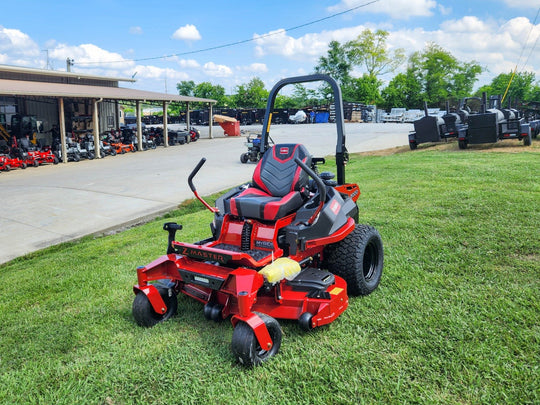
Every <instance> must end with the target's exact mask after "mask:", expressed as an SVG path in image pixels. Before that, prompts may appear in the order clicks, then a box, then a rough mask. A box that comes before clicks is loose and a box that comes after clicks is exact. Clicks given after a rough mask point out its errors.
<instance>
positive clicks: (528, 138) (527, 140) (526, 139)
mask: <svg viewBox="0 0 540 405" xmlns="http://www.w3.org/2000/svg"><path fill="white" fill-rule="evenodd" d="M531 144H532V136H531V133H530V132H529V133H528V134H527V136H525V137H524V138H523V145H524V146H531Z"/></svg>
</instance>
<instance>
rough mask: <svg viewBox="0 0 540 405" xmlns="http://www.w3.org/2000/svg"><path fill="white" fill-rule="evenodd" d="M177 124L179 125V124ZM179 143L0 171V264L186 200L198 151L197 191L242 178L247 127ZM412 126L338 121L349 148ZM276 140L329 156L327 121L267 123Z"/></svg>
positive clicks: (395, 142) (248, 168)
mask: <svg viewBox="0 0 540 405" xmlns="http://www.w3.org/2000/svg"><path fill="white" fill-rule="evenodd" d="M180 127H184V126H182V125H181V126H180ZM198 129H199V130H200V131H201V139H199V140H198V141H197V142H192V143H190V144H186V145H177V146H171V147H168V148H163V147H158V148H157V149H155V150H148V151H145V152H136V153H127V154H125V155H119V156H115V157H105V158H103V159H99V160H98V159H95V160H84V161H80V162H69V163H66V164H62V163H61V164H58V165H45V166H40V167H39V168H34V167H29V168H27V169H26V170H22V169H16V170H12V171H9V172H2V173H0V204H1V207H2V210H1V211H0V230H1V232H0V264H1V263H5V262H8V261H9V260H12V259H14V258H16V257H19V256H22V255H24V254H27V253H30V252H34V251H37V250H40V249H43V248H45V247H48V246H52V245H55V244H58V243H61V242H66V241H70V240H75V239H78V238H81V237H83V236H86V235H92V234H103V233H107V232H112V231H115V230H118V229H122V228H123V227H126V226H129V225H133V224H137V223H141V222H144V221H146V220H149V219H151V218H154V217H156V216H158V215H161V214H162V213H164V212H167V211H169V210H171V209H173V208H176V207H177V206H178V204H180V203H181V202H182V201H184V200H186V199H189V198H192V197H193V194H192V193H191V190H190V189H189V186H188V184H187V178H188V175H189V173H190V172H191V170H192V169H193V168H194V167H195V165H196V164H197V163H198V162H199V160H200V159H201V158H202V157H206V159H207V161H206V163H205V165H204V166H203V167H202V168H201V170H200V172H199V174H198V175H197V176H196V178H195V180H194V182H195V184H196V186H197V191H198V192H199V194H200V195H207V194H212V193H215V192H218V191H222V190H225V189H228V188H230V187H233V186H235V185H237V184H241V183H243V182H246V181H249V180H250V179H251V175H252V173H253V169H254V167H255V165H254V164H252V163H248V164H242V163H240V155H241V154H242V153H243V152H245V151H246V150H247V149H246V147H245V146H244V142H245V135H246V133H247V132H252V133H257V132H259V133H260V131H261V126H260V125H252V126H245V127H241V130H242V132H243V135H242V136H240V137H227V136H224V134H223V130H222V129H221V128H220V127H219V126H215V127H214V128H213V133H214V139H209V138H208V127H202V126H201V127H198ZM411 130H412V124H368V123H349V124H345V134H346V143H347V149H348V150H349V152H365V151H373V150H380V149H386V148H391V147H396V146H402V145H407V142H408V141H407V139H408V138H407V135H408V133H409V132H410V131H411ZM270 135H271V137H272V139H273V140H274V141H275V142H276V143H283V142H296V143H303V144H304V145H305V146H306V147H307V149H308V150H309V151H310V153H311V154H312V155H314V156H327V155H333V154H335V148H336V146H335V145H336V130H335V125H334V124H297V125H273V126H272V127H271V130H270Z"/></svg>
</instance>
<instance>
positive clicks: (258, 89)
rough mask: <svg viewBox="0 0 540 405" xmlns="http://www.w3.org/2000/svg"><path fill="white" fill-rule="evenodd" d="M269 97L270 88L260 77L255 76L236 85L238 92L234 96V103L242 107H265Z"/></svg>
mask: <svg viewBox="0 0 540 405" xmlns="http://www.w3.org/2000/svg"><path fill="white" fill-rule="evenodd" d="M267 99H268V90H266V89H265V88H264V82H263V81H262V80H261V79H260V78H258V77H254V78H253V79H251V81H250V82H249V83H247V84H241V85H239V86H236V94H235V95H234V96H233V101H234V105H235V106H236V107H240V108H264V107H266V101H267Z"/></svg>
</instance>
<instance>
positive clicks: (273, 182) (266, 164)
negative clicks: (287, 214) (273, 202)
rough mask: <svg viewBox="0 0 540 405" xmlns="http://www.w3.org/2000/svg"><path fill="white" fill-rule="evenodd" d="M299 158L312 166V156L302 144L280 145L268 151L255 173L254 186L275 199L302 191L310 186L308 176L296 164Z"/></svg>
mask: <svg viewBox="0 0 540 405" xmlns="http://www.w3.org/2000/svg"><path fill="white" fill-rule="evenodd" d="M296 157H297V158H299V159H300V160H301V161H302V162H304V163H305V164H306V165H307V166H311V155H310V154H309V152H308V151H307V149H306V147H305V146H304V145H301V144H278V145H274V146H273V147H271V148H270V149H268V150H267V151H266V152H265V154H264V155H263V157H262V159H261V160H260V161H259V163H258V165H257V167H256V168H255V172H254V173H253V185H254V186H255V187H258V188H260V189H261V190H263V191H265V192H266V193H268V194H270V195H271V196H274V197H283V196H285V195H287V194H288V193H290V192H291V191H300V190H301V189H302V188H303V187H305V186H306V185H307V184H308V180H309V177H308V174H307V173H306V172H304V171H303V170H302V168H301V167H300V166H298V165H297V164H296V162H295V161H294V158H296Z"/></svg>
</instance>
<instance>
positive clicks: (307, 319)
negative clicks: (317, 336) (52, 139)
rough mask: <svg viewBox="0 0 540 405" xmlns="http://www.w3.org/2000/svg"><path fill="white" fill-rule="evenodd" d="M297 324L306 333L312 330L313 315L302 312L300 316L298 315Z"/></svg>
mask: <svg viewBox="0 0 540 405" xmlns="http://www.w3.org/2000/svg"><path fill="white" fill-rule="evenodd" d="M298 324H299V325H300V327H301V328H302V329H303V330H305V331H306V332H309V331H310V330H313V315H311V314H310V313H309V312H304V313H303V314H302V315H300V318H299V319H298Z"/></svg>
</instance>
